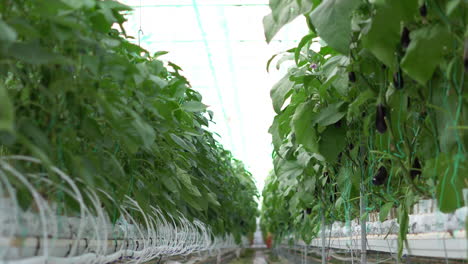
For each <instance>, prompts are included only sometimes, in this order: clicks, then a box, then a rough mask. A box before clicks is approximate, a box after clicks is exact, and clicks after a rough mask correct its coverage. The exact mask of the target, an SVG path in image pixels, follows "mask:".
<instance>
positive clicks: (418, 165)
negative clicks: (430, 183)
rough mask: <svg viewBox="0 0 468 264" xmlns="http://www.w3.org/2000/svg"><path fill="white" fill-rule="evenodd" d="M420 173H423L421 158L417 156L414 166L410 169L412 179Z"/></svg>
mask: <svg viewBox="0 0 468 264" xmlns="http://www.w3.org/2000/svg"><path fill="white" fill-rule="evenodd" d="M419 175H421V163H420V162H419V159H418V158H417V157H416V158H415V159H414V161H413V166H412V168H411V170H410V176H411V179H412V180H414V179H415V178H416V177H418V176H419Z"/></svg>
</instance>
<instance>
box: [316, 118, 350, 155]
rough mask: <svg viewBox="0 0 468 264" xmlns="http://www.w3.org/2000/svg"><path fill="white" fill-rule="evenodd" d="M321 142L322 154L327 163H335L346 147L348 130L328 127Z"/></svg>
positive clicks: (322, 135)
mask: <svg viewBox="0 0 468 264" xmlns="http://www.w3.org/2000/svg"><path fill="white" fill-rule="evenodd" d="M320 135H321V139H320V142H319V149H320V154H322V156H323V157H324V158H325V159H326V161H327V162H330V163H333V162H335V161H336V159H337V158H338V155H339V154H340V152H342V151H343V149H344V147H345V146H346V129H345V128H344V127H343V126H342V127H339V128H338V127H335V126H328V127H327V129H325V131H323V132H322V133H321V134H320Z"/></svg>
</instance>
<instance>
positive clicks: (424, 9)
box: [419, 3, 427, 17]
mask: <svg viewBox="0 0 468 264" xmlns="http://www.w3.org/2000/svg"><path fill="white" fill-rule="evenodd" d="M419 14H420V15H421V16H422V17H426V16H427V6H426V3H423V4H422V6H421V7H419Z"/></svg>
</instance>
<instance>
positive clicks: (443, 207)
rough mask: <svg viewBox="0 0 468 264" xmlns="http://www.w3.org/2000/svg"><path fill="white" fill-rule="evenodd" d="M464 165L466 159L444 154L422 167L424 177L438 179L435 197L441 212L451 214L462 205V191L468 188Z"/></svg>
mask: <svg viewBox="0 0 468 264" xmlns="http://www.w3.org/2000/svg"><path fill="white" fill-rule="evenodd" d="M466 164H467V161H466V157H464V156H462V155H459V154H454V155H449V154H445V153H444V154H440V155H439V156H438V157H437V158H435V159H433V160H429V161H427V163H426V165H425V166H424V170H423V175H424V177H427V178H432V179H438V184H437V189H436V191H437V192H436V195H437V196H436V197H437V202H438V206H439V209H440V211H441V212H444V213H451V212H453V211H455V210H456V209H458V208H460V207H462V206H463V205H464V199H463V189H464V188H467V187H468V185H467V182H468V166H467V165H466Z"/></svg>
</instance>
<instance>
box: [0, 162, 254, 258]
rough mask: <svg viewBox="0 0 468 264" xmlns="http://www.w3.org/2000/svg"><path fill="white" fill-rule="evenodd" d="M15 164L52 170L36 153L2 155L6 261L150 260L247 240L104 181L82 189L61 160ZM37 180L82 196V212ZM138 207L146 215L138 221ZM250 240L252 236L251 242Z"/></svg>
mask: <svg viewBox="0 0 468 264" xmlns="http://www.w3.org/2000/svg"><path fill="white" fill-rule="evenodd" d="M13 164H24V165H25V166H24V168H36V169H37V170H38V171H44V168H43V166H42V163H41V161H39V160H38V159H35V158H31V157H27V156H6V157H0V264H7V263H8V264H23V263H24V264H26V263H28V264H29V263H31V264H36V263H37V264H39V263H41V264H42V263H47V264H53V263H57V264H62V263H77V264H78V263H80V264H81V263H96V264H97V263H102V264H107V263H112V262H115V261H119V262H120V261H125V262H127V263H143V262H147V261H150V260H152V259H155V258H158V257H161V256H164V257H171V256H187V255H190V254H193V253H201V252H204V253H206V254H209V255H215V254H219V253H220V252H221V251H223V250H227V249H235V248H238V247H239V245H237V244H236V243H235V241H234V238H233V237H232V236H227V237H216V236H214V235H213V233H212V231H211V229H210V228H209V227H208V226H206V225H205V224H204V223H202V222H201V221H198V220H194V221H192V222H191V221H189V220H187V218H185V217H184V216H183V215H182V214H181V213H176V214H175V215H169V216H168V215H167V214H164V213H163V212H162V211H161V209H159V208H157V207H155V206H151V207H150V208H151V210H150V211H149V212H145V211H143V209H142V207H141V206H140V205H139V204H138V203H137V202H136V201H135V200H133V199H132V198H131V197H128V196H126V197H124V199H123V202H122V203H118V202H116V201H115V200H113V199H112V197H111V196H110V195H109V194H107V193H105V192H104V191H102V190H100V189H97V190H93V189H91V188H87V189H85V190H83V191H80V190H79V189H78V187H77V185H76V183H75V181H74V180H73V179H72V178H71V177H70V176H68V175H67V174H65V173H64V172H62V171H61V170H59V169H58V168H56V167H50V168H48V170H47V171H49V172H50V173H52V174H55V175H48V174H46V173H43V172H35V171H33V172H28V173H26V172H24V171H22V170H19V169H17V168H15V166H14V165H13ZM30 165H33V166H30ZM48 176H56V177H59V178H60V179H62V180H63V183H61V184H57V183H54V182H52V181H50V180H49V179H50V177H48ZM78 181H79V179H78ZM12 182H15V184H16V185H18V184H20V185H21V186H23V187H24V189H26V190H27V191H28V192H29V193H28V194H29V195H30V196H31V197H32V198H33V201H32V204H31V206H30V208H29V209H27V210H23V209H22V208H21V207H20V206H19V201H18V200H17V193H16V189H15V187H14V185H13V184H12ZM35 186H41V188H44V189H48V188H54V189H57V190H60V191H62V192H63V193H64V194H66V195H67V196H68V197H71V198H72V199H74V200H75V201H76V202H77V204H78V205H79V210H78V211H79V212H77V215H76V216H73V217H72V216H66V215H57V214H56V212H57V211H58V208H59V205H57V204H53V203H51V202H50V201H48V200H47V198H46V197H44V196H43V195H42V194H41V193H40V192H39V191H38V190H37V189H36V188H35ZM17 188H18V187H17ZM97 192H98V193H99V192H100V193H101V194H104V197H105V198H104V199H109V201H111V203H113V206H114V207H115V209H116V210H117V211H118V212H119V215H120V216H121V217H120V218H119V219H118V220H117V222H116V223H113V222H112V221H111V220H110V219H111V218H110V217H109V215H108V214H107V213H106V211H105V210H104V208H103V207H102V202H101V200H100V197H102V195H101V196H99V195H97ZM85 200H88V201H90V203H89V205H87V204H85V203H84V201H85ZM135 215H139V216H141V217H140V219H143V220H142V221H137V220H136V219H135ZM247 243H248V241H247V239H244V240H243V244H247Z"/></svg>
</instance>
